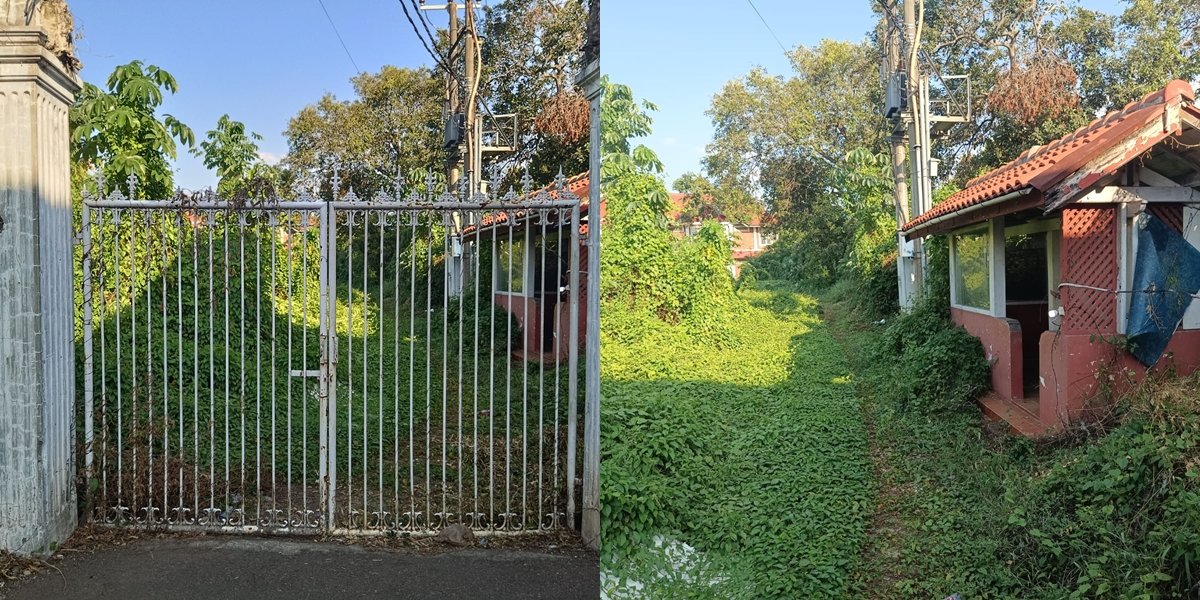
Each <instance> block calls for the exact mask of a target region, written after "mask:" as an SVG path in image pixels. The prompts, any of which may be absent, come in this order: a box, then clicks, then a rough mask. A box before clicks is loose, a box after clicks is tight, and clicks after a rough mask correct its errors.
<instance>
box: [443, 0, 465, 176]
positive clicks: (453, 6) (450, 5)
mask: <svg viewBox="0 0 1200 600" xmlns="http://www.w3.org/2000/svg"><path fill="white" fill-rule="evenodd" d="M446 12H447V13H449V15H450V24H449V25H448V26H447V30H446V31H447V40H448V41H449V43H450V53H449V55H447V56H446V62H447V65H446V66H447V67H449V69H448V70H447V71H446V118H447V127H449V126H450V125H449V124H450V123H454V124H455V125H454V126H455V127H457V126H458V112H459V107H458V99H459V97H460V93H461V92H460V90H459V88H458V78H457V77H455V72H454V70H455V69H456V68H457V64H458V61H456V60H455V59H454V55H455V52H456V50H455V48H457V47H458V3H457V2H447V3H446ZM461 165H462V152H461V149H460V151H459V152H458V155H457V156H454V155H451V156H450V157H448V158H447V159H446V189H447V190H450V191H453V190H454V183H455V182H456V181H458V176H459V168H460V166H461Z"/></svg>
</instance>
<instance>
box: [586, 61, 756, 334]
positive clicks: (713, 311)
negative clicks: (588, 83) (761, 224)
mask: <svg viewBox="0 0 1200 600" xmlns="http://www.w3.org/2000/svg"><path fill="white" fill-rule="evenodd" d="M601 84H602V85H603V86H604V96H603V98H602V100H601V105H600V111H601V119H603V123H604V128H603V130H602V132H601V179H602V186H603V188H604V197H605V201H606V202H607V207H608V223H607V224H606V225H605V228H604V230H603V235H604V252H603V253H602V254H601V256H600V260H601V269H602V270H603V271H604V273H605V276H604V277H603V278H602V279H601V283H602V285H603V290H602V294H603V296H604V298H605V300H606V301H607V302H616V303H619V304H620V305H623V308H630V309H635V310H642V311H648V312H650V313H652V314H654V315H655V316H657V317H658V318H660V319H663V320H666V321H670V322H679V321H682V322H685V323H687V324H688V325H689V327H690V329H691V330H692V331H693V332H694V333H696V334H698V335H703V336H706V337H708V338H709V339H711V340H712V341H719V340H720V339H721V338H722V337H723V329H722V326H721V323H720V319H719V318H718V315H719V314H720V313H719V311H718V307H719V306H720V305H721V304H722V303H723V302H724V301H726V300H727V299H728V298H729V297H730V295H731V294H732V289H733V288H732V280H731V278H730V276H729V273H728V271H726V270H725V268H726V266H728V264H729V261H730V242H729V238H728V236H727V235H726V234H725V232H724V229H722V228H721V226H720V225H718V224H716V223H712V222H711V221H710V222H709V223H706V224H705V226H704V227H702V231H701V233H700V234H699V235H697V236H696V237H695V238H694V239H684V240H679V239H676V238H675V237H674V236H672V235H671V233H670V231H669V230H668V227H667V218H666V215H667V212H668V210H670V208H671V206H670V196H669V194H668V193H667V188H666V185H665V184H664V183H663V181H662V179H661V178H660V176H659V173H661V172H662V162H661V161H660V160H659V159H658V155H656V154H655V153H654V151H653V150H651V149H650V148H647V147H646V146H644V145H640V144H639V145H633V144H632V143H631V141H630V140H631V138H636V137H642V136H646V135H649V134H650V132H651V125H652V124H653V118H652V117H651V115H650V113H651V112H652V111H654V110H656V108H655V106H654V104H653V103H651V102H648V101H645V100H642V101H640V102H639V101H637V100H636V99H635V97H634V95H633V91H632V90H631V89H630V88H629V87H628V86H625V85H621V84H615V83H612V82H611V81H609V80H608V79H607V78H604V79H603V80H602V82H601ZM618 310H622V308H618Z"/></svg>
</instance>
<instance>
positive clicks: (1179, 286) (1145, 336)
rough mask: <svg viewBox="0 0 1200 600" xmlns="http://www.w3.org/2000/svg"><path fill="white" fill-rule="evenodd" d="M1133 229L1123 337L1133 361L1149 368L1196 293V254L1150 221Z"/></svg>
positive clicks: (1199, 265) (1141, 220)
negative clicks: (1130, 284)
mask: <svg viewBox="0 0 1200 600" xmlns="http://www.w3.org/2000/svg"><path fill="white" fill-rule="evenodd" d="M1134 223H1135V227H1136V228H1137V229H1136V233H1137V257H1136V259H1135V260H1136V262H1135V263H1134V267H1133V287H1132V289H1133V290H1134V292H1133V293H1132V294H1131V297H1130V302H1129V317H1128V321H1127V327H1126V337H1127V339H1128V341H1129V342H1130V343H1131V344H1132V346H1133V349H1132V353H1133V355H1134V357H1135V358H1137V359H1138V360H1139V361H1140V362H1141V363H1142V364H1144V365H1146V366H1153V365H1154V363H1156V362H1158V359H1159V358H1160V357H1161V356H1162V353H1163V350H1164V349H1166V347H1167V343H1168V342H1170V341H1171V336H1173V335H1175V330H1176V329H1177V328H1178V327H1179V324H1180V322H1182V321H1183V314H1184V313H1185V312H1186V311H1187V308H1188V305H1190V304H1191V303H1192V300H1193V295H1194V294H1196V292H1197V291H1200V250H1196V248H1194V247H1193V246H1192V245H1191V244H1189V243H1188V242H1187V240H1185V239H1183V236H1182V235H1180V234H1179V233H1178V232H1176V231H1175V230H1174V229H1171V228H1170V227H1169V226H1167V225H1166V224H1165V223H1163V222H1162V221H1160V220H1159V219H1158V218H1156V217H1154V216H1153V215H1149V214H1142V215H1141V216H1139V217H1138V218H1137V219H1135V221H1134Z"/></svg>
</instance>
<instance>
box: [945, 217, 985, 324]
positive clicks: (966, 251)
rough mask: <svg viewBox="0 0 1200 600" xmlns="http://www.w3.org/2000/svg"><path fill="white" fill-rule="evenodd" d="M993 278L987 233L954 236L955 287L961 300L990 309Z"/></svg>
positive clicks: (970, 304)
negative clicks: (991, 281) (991, 279)
mask: <svg viewBox="0 0 1200 600" xmlns="http://www.w3.org/2000/svg"><path fill="white" fill-rule="evenodd" d="M990 278H991V273H989V271H988V236H987V233H986V232H982V231H981V232H978V233H967V234H961V235H956V236H954V290H955V295H956V296H957V300H958V304H959V305H960V306H969V307H972V308H980V309H983V310H989V309H991V307H992V303H991V288H990Z"/></svg>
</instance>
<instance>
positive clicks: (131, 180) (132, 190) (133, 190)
mask: <svg viewBox="0 0 1200 600" xmlns="http://www.w3.org/2000/svg"><path fill="white" fill-rule="evenodd" d="M125 184H126V185H128V186H129V199H130V200H133V199H134V198H136V197H137V184H138V176H137V175H136V174H135V173H130V174H129V177H126V178H125Z"/></svg>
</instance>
